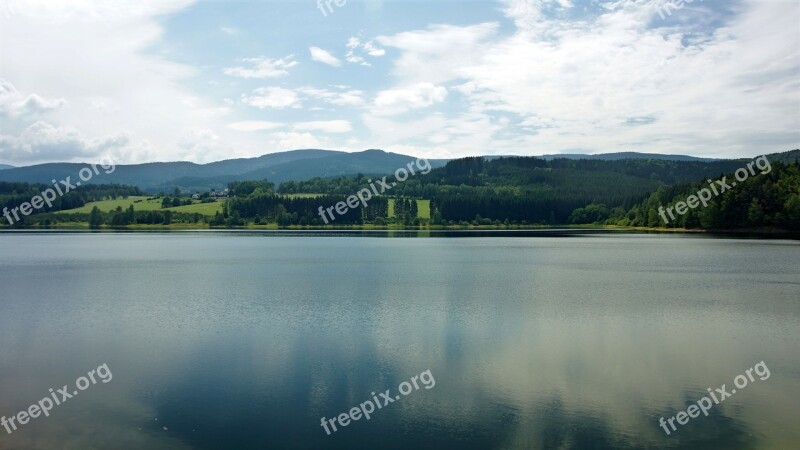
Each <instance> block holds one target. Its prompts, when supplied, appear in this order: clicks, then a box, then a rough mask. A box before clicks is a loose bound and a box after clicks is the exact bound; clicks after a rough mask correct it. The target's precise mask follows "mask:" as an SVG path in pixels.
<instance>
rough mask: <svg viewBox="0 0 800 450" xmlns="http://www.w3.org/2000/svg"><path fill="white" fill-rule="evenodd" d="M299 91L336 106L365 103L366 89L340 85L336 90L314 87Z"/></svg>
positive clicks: (298, 90) (299, 89) (303, 88)
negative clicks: (361, 89)
mask: <svg viewBox="0 0 800 450" xmlns="http://www.w3.org/2000/svg"><path fill="white" fill-rule="evenodd" d="M297 92H299V93H301V94H303V95H306V96H308V97H309V98H312V99H316V100H322V101H324V102H326V103H330V104H332V105H336V106H362V105H364V103H366V102H365V101H364V91H360V90H357V89H348V88H347V87H343V86H338V87H337V90H336V91H331V90H328V89H317V88H313V87H302V88H298V89H297Z"/></svg>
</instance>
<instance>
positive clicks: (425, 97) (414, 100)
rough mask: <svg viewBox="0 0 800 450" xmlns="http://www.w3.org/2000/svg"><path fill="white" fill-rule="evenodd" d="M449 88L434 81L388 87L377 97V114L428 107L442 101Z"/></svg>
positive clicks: (375, 109) (396, 112)
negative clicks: (435, 83)
mask: <svg viewBox="0 0 800 450" xmlns="http://www.w3.org/2000/svg"><path fill="white" fill-rule="evenodd" d="M446 97H447V89H446V88H444V87H443V86H436V85H434V84H433V83H418V84H415V85H411V86H406V87H399V88H394V89H387V90H385V91H381V92H379V93H378V95H377V96H376V97H375V108H373V113H375V114H380V115H384V114H399V113H402V112H406V111H408V110H411V109H419V108H426V107H428V106H431V105H433V104H434V103H438V102H442V101H444V99H445V98H446Z"/></svg>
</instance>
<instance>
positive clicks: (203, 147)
mask: <svg viewBox="0 0 800 450" xmlns="http://www.w3.org/2000/svg"><path fill="white" fill-rule="evenodd" d="M178 147H180V149H181V150H182V152H181V154H180V160H182V161H198V162H209V161H213V160H214V156H216V154H217V153H218V152H219V151H220V149H221V148H222V140H221V139H220V138H219V136H217V135H216V133H214V131H212V130H210V129H205V128H187V129H185V130H183V132H182V133H181V135H180V139H179V141H178Z"/></svg>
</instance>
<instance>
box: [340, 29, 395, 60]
mask: <svg viewBox="0 0 800 450" xmlns="http://www.w3.org/2000/svg"><path fill="white" fill-rule="evenodd" d="M358 53H361V54H366V55H369V56H372V57H380V56H384V55H385V54H386V50H384V49H382V48H378V47H376V46H375V44H374V43H373V42H372V41H367V42H362V41H361V39H359V38H357V37H355V36H353V37H350V38H349V39H348V40H347V54H346V55H345V59H346V60H347V62H349V63H353V64H361V65H362V66H371V65H372V64H370V63H368V62H367V61H366V59H364V57H363V56H360V55H359V54H358Z"/></svg>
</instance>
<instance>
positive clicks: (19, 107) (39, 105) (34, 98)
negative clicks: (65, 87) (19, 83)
mask: <svg viewBox="0 0 800 450" xmlns="http://www.w3.org/2000/svg"><path fill="white" fill-rule="evenodd" d="M65 103H66V100H64V99H63V98H58V99H44V98H42V97H41V96H39V95H37V94H30V95H28V96H27V97H26V96H24V95H22V94H21V93H20V92H19V91H18V90H17V88H16V87H14V85H13V84H11V83H9V82H8V81H7V80H4V79H2V78H0V117H2V116H5V117H9V118H18V117H21V116H35V115H40V114H43V113H46V112H49V111H55V110H57V109H58V108H60V107H62V106H63V105H64V104H65Z"/></svg>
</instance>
